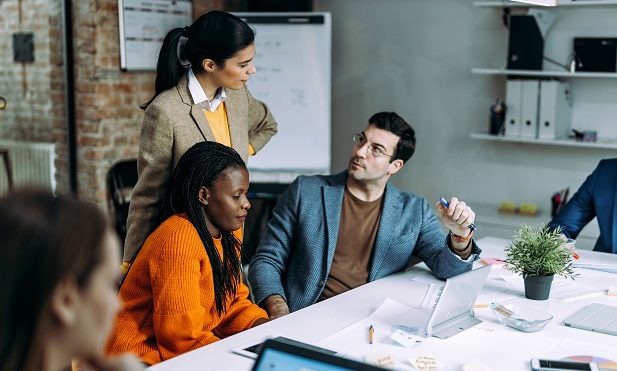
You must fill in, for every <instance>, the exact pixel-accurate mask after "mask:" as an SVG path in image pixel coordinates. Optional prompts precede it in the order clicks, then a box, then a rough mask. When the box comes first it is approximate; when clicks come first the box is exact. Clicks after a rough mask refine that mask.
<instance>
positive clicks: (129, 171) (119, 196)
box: [107, 159, 137, 242]
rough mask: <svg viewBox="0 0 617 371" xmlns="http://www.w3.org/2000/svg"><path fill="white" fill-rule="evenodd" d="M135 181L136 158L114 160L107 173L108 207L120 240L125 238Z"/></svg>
mask: <svg viewBox="0 0 617 371" xmlns="http://www.w3.org/2000/svg"><path fill="white" fill-rule="evenodd" d="M136 183H137V159H127V160H121V161H118V162H116V163H115V164H113V165H112V166H111V168H110V169H109V172H108V173H107V191H108V194H109V198H108V200H109V203H108V205H109V207H110V211H111V213H112V214H113V216H114V220H115V223H114V224H115V227H116V231H117V232H118V235H119V236H120V240H121V241H122V242H124V239H125V238H126V219H127V218H128V215H129V205H130V203H131V193H132V192H133V187H134V186H135V184H136Z"/></svg>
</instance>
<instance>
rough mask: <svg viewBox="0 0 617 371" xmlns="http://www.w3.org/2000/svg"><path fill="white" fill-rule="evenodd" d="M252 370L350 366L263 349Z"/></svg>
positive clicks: (326, 370) (342, 370)
mask: <svg viewBox="0 0 617 371" xmlns="http://www.w3.org/2000/svg"><path fill="white" fill-rule="evenodd" d="M262 353H263V354H262V356H261V359H260V361H259V363H258V364H257V365H255V366H256V367H255V368H253V370H254V371H277V370H278V371H281V370H286V371H287V370H302V371H347V370H351V369H350V368H346V367H341V366H335V365H330V364H327V363H324V362H321V361H316V360H314V359H308V358H305V357H302V356H299V355H297V354H290V353H286V352H283V351H280V350H276V349H264V350H263V351H262Z"/></svg>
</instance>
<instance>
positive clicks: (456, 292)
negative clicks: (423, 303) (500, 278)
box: [402, 264, 491, 339]
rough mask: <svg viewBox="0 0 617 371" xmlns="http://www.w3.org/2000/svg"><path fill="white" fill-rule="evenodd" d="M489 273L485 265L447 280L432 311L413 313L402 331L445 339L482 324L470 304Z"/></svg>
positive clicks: (417, 310) (480, 289) (488, 266)
mask: <svg viewBox="0 0 617 371" xmlns="http://www.w3.org/2000/svg"><path fill="white" fill-rule="evenodd" d="M490 271H491V265H490V264H489V265H485V266H483V267H481V268H477V269H474V270H471V271H469V272H465V273H461V274H459V275H458V276H454V277H451V278H448V279H447V280H446V284H445V286H444V287H443V290H442V291H441V294H440V295H439V297H438V298H437V304H436V305H435V309H434V310H433V311H426V310H421V309H415V310H414V311H413V313H410V317H408V319H409V322H408V323H407V324H405V325H404V326H402V327H406V328H407V329H411V330H412V331H413V332H415V333H417V334H418V335H420V336H423V337H430V336H435V337H437V338H440V339H447V338H449V337H451V336H453V335H456V334H458V333H459V332H461V331H464V330H466V329H468V328H470V327H473V326H475V325H477V324H478V323H481V322H482V321H481V320H479V319H477V318H476V317H475V316H474V312H473V304H474V303H475V301H476V299H477V298H478V295H479V294H480V291H482V287H483V286H484V282H485V281H486V278H487V277H488V274H489V273H490Z"/></svg>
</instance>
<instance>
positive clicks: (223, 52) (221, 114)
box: [123, 11, 277, 268]
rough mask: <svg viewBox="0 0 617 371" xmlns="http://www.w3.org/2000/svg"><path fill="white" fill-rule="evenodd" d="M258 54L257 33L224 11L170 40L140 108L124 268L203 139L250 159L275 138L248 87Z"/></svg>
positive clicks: (268, 118) (174, 32) (263, 109)
mask: <svg viewBox="0 0 617 371" xmlns="http://www.w3.org/2000/svg"><path fill="white" fill-rule="evenodd" d="M254 56H255V33H254V31H253V30H252V29H251V28H250V27H249V26H248V25H247V24H246V23H245V22H244V21H242V20H241V19H240V18H238V17H236V16H234V15H232V14H229V13H226V12H222V11H211V12H208V13H205V14H203V15H202V16H200V17H199V18H198V19H197V20H196V21H195V22H194V23H193V24H192V25H190V26H188V27H185V28H176V29H173V30H171V31H170V32H169V33H168V34H167V36H166V37H165V40H164V41H163V45H162V47H161V52H160V54H159V59H158V64H157V68H156V82H155V94H154V97H153V98H152V99H151V100H150V102H148V103H146V104H145V105H144V106H143V107H142V108H145V117H144V121H143V126H142V129H141V138H140V143H139V156H138V163H137V164H138V172H139V177H138V181H137V184H136V185H135V188H134V190H133V194H132V196H131V205H130V208H129V215H128V221H127V236H126V241H125V243H124V258H123V260H124V262H125V263H124V266H125V267H126V268H128V266H130V262H132V261H133V260H134V259H135V255H136V254H137V252H138V251H139V249H140V248H141V245H142V244H143V243H144V241H145V239H146V237H147V236H148V234H149V233H150V232H151V231H153V230H154V229H155V228H156V227H157V226H158V224H159V222H160V221H159V220H157V217H158V213H159V209H160V207H161V202H162V199H163V195H164V193H165V189H166V188H167V182H168V181H169V177H170V175H171V172H172V170H173V169H174V167H175V166H176V164H177V163H178V160H179V159H180V157H181V156H182V155H183V154H184V152H185V151H186V150H187V149H189V148H190V147H191V146H192V145H193V144H195V143H197V142H200V141H216V142H219V143H221V144H225V145H227V146H230V147H233V148H234V149H235V150H236V151H237V152H238V153H239V154H240V156H241V157H242V159H243V160H244V161H245V162H246V161H247V159H248V156H249V155H252V154H254V153H255V152H257V151H259V150H260V149H261V148H262V147H263V146H264V145H265V144H266V143H267V142H268V141H269V140H270V138H272V136H273V135H274V134H276V131H277V129H276V126H277V125H276V121H275V120H274V117H273V116H272V113H271V112H270V110H269V109H268V107H267V106H266V105H265V104H264V103H262V102H260V101H258V100H256V99H255V98H253V97H252V96H251V93H250V92H249V90H248V88H247V87H246V85H245V83H246V82H247V81H248V79H249V78H250V77H251V75H252V74H254V73H255V72H256V70H255V65H254V63H253V57H254Z"/></svg>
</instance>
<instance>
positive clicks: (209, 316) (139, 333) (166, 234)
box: [105, 215, 268, 365]
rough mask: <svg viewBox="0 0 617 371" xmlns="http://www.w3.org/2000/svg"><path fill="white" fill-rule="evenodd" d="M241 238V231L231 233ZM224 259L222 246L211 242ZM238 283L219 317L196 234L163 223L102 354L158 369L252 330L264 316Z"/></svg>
mask: <svg viewBox="0 0 617 371" xmlns="http://www.w3.org/2000/svg"><path fill="white" fill-rule="evenodd" d="M234 234H235V235H236V237H237V238H241V236H240V234H241V230H238V231H236V232H234ZM214 242H215V246H216V247H217V249H218V251H219V254H222V246H221V241H220V240H216V239H215V240H214ZM248 292H249V291H248V288H247V287H246V286H245V285H244V284H242V283H240V285H239V287H238V288H237V291H236V295H235V297H230V298H228V300H227V310H226V311H225V313H224V314H223V315H222V316H219V315H218V314H217V312H216V309H215V305H214V283H213V279H212V268H211V266H210V260H209V259H208V255H207V254H206V250H205V248H204V245H203V243H202V242H201V239H200V238H199V235H198V233H197V230H196V229H195V227H193V225H192V224H191V223H190V222H189V221H188V220H187V219H186V218H184V217H182V216H180V215H174V216H171V217H169V218H168V219H167V220H165V221H164V222H163V223H162V224H161V225H160V226H159V227H158V228H157V229H156V230H155V231H154V232H153V233H152V234H151V235H150V236H148V238H147V239H146V242H145V243H144V246H143V248H142V249H141V251H140V252H139V255H138V256H137V259H136V260H135V262H134V263H133V265H132V266H131V269H130V271H129V273H128V275H127V276H126V280H125V281H124V283H123V285H122V287H121V288H120V293H119V295H120V298H121V300H122V301H123V302H124V306H123V308H122V309H121V310H120V312H119V313H118V316H117V317H116V320H115V322H114V327H113V330H112V333H111V336H110V338H109V340H108V342H107V345H106V349H105V352H106V353H107V354H109V355H119V354H122V353H125V352H132V353H134V354H136V355H137V356H139V357H140V358H141V359H142V361H143V362H145V363H147V364H150V365H152V364H156V363H159V362H161V361H164V360H166V359H169V358H172V357H174V356H177V355H179V354H182V353H185V352H188V351H190V350H193V349H196V348H199V347H201V346H203V345H206V344H209V343H212V342H215V341H217V340H219V338H223V337H226V336H230V335H233V334H235V333H238V332H240V331H243V330H246V329H248V328H250V327H251V326H252V325H253V323H254V322H255V320H257V319H258V318H268V315H267V314H266V312H265V311H264V310H263V309H261V308H259V307H258V306H257V305H255V304H253V303H251V301H250V300H249V299H247V297H248Z"/></svg>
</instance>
